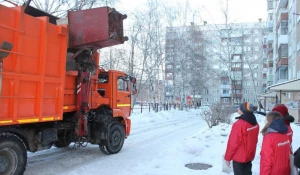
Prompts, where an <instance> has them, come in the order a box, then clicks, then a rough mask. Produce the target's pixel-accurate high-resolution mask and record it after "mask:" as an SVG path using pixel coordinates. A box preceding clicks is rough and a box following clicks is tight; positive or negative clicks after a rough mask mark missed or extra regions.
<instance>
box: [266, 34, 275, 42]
mask: <svg viewBox="0 0 300 175" xmlns="http://www.w3.org/2000/svg"><path fill="white" fill-rule="evenodd" d="M273 40H274V36H273V33H269V34H268V36H267V41H268V43H272V42H273Z"/></svg>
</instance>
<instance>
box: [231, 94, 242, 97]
mask: <svg viewBox="0 0 300 175" xmlns="http://www.w3.org/2000/svg"><path fill="white" fill-rule="evenodd" d="M232 97H233V98H242V94H232Z"/></svg>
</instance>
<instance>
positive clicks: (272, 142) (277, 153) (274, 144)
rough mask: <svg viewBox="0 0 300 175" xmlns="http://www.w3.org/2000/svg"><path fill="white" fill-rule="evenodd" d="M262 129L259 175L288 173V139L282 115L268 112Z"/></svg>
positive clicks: (283, 174)
mask: <svg viewBox="0 0 300 175" xmlns="http://www.w3.org/2000/svg"><path fill="white" fill-rule="evenodd" d="M266 119H267V123H266V125H265V127H264V128H263V129H262V134H263V135H264V137H263V142H262V148H261V152H260V175H289V174H290V141H289V138H288V136H287V135H286V132H287V131H288V128H287V126H286V125H285V124H284V121H283V118H282V115H281V114H280V113H278V112H270V113H269V114H268V115H267V118H266Z"/></svg>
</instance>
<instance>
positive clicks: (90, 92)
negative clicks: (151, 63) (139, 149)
mask: <svg viewBox="0 0 300 175" xmlns="http://www.w3.org/2000/svg"><path fill="white" fill-rule="evenodd" d="M29 3H30V1H29V2H27V3H25V4H24V5H23V6H16V7H7V6H4V5H0V108H1V110H0V165H1V166H0V174H16V175H19V174H23V172H24V171H25V168H26V163H27V151H30V152H36V151H39V150H44V149H49V148H51V147H52V146H53V145H54V146H56V147H58V148H60V147H67V146H69V145H70V144H71V143H73V144H74V145H78V146H80V145H81V146H82V145H84V144H83V143H90V144H97V145H99V148H100V150H101V151H102V152H103V153H105V154H115V153H118V152H119V151H120V150H121V149H122V147H123V143H124V140H125V138H127V136H128V135H129V134H130V126H131V121H130V119H129V116H130V112H131V97H132V95H134V94H135V93H136V88H135V82H136V79H135V78H134V77H132V76H130V75H128V74H126V73H124V72H121V71H117V70H109V71H105V70H104V69H102V68H100V67H99V61H100V54H99V53H98V52H97V50H98V49H101V48H104V47H109V46H114V45H118V44H122V43H124V42H125V41H126V40H127V38H126V37H124V34H123V20H124V19H125V18H126V15H123V14H121V13H119V12H118V11H116V10H115V9H113V8H109V7H100V8H94V9H88V10H79V11H69V12H68V15H67V18H65V19H58V18H57V17H55V16H53V15H51V14H47V13H45V12H43V11H41V10H38V9H36V8H34V7H32V6H30V5H29ZM59 21H65V22H60V23H59Z"/></svg>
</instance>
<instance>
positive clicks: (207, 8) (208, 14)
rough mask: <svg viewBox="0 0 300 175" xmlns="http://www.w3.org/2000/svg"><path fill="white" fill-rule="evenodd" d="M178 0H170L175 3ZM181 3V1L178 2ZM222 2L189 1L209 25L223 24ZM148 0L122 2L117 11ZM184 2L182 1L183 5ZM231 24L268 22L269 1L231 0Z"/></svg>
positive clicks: (219, 0)
mask: <svg viewBox="0 0 300 175" xmlns="http://www.w3.org/2000/svg"><path fill="white" fill-rule="evenodd" d="M174 1H176V0H170V3H173V2H174ZM177 1H178V2H180V1H181V0H177ZM221 1H222V0H189V2H190V4H191V6H192V8H193V9H195V10H197V11H199V12H200V15H201V18H202V19H203V20H205V21H207V22H208V23H218V24H219V23H223V22H224V19H223V16H222V15H221V10H220V9H221V7H220V2H221ZM145 2H146V0H120V3H118V5H117V10H119V11H120V12H121V11H123V10H125V9H135V8H136V7H140V6H143V3H145ZM183 2H184V0H182V3H183ZM228 7H229V16H230V22H258V19H259V18H262V19H263V21H266V18H267V1H264V0H229V5H228ZM200 15H199V14H196V15H195V17H194V22H195V23H198V24H199V23H201V22H198V21H200Z"/></svg>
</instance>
